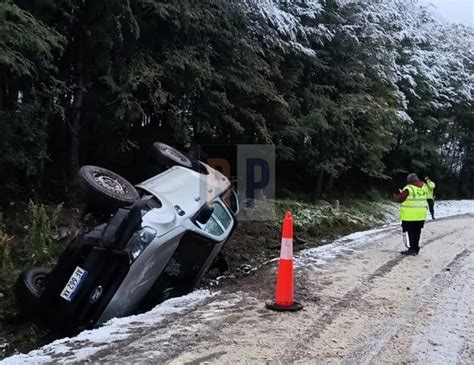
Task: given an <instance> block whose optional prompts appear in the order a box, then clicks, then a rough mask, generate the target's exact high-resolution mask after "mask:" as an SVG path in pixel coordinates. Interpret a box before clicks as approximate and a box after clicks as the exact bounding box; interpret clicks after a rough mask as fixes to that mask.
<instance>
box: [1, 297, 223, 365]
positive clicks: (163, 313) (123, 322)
mask: <svg viewBox="0 0 474 365" xmlns="http://www.w3.org/2000/svg"><path fill="white" fill-rule="evenodd" d="M214 294H215V293H214ZM214 294H211V293H210V292H209V291H208V290H197V291H195V292H193V293H191V294H188V295H186V296H183V297H179V298H173V299H170V300H167V301H166V302H164V303H162V304H161V305H159V306H157V307H155V308H154V309H152V310H151V311H149V312H147V313H143V314H139V315H135V316H130V317H126V318H114V319H111V320H110V321H108V322H107V323H106V324H105V325H104V326H102V327H99V328H96V329H93V330H88V331H84V332H81V333H80V334H79V335H77V336H76V337H74V342H76V343H78V344H81V343H82V344H83V346H80V347H78V348H76V350H75V351H71V348H70V347H69V346H68V343H69V342H71V340H72V339H71V338H69V337H66V338H62V339H60V340H56V341H54V342H52V343H50V344H48V345H46V346H43V347H42V348H41V349H38V350H33V351H31V352H30V353H28V354H18V355H14V356H11V357H9V358H6V359H4V360H3V361H0V364H2V365H7V364H8V365H9V364H11V365H19V364H51V363H55V362H57V361H58V359H55V357H57V356H60V362H61V363H68V362H77V361H85V360H87V359H88V358H89V357H90V356H91V355H93V354H95V353H97V352H99V351H100V350H102V349H104V348H106V347H107V346H108V344H109V343H111V342H114V341H117V340H121V339H124V338H126V337H127V336H128V334H129V328H130V324H131V323H133V324H137V323H139V324H140V325H142V326H147V325H148V326H154V325H155V324H156V323H157V322H160V321H161V320H163V319H164V318H165V317H167V316H169V315H173V314H179V313H182V312H183V311H185V310H186V309H188V308H190V307H192V306H196V305H199V304H200V303H202V302H203V301H204V300H205V299H207V298H209V297H210V296H212V295H214Z"/></svg>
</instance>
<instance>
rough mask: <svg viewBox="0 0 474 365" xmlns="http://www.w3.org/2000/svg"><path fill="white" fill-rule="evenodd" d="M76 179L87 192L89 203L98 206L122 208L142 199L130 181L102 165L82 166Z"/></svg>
mask: <svg viewBox="0 0 474 365" xmlns="http://www.w3.org/2000/svg"><path fill="white" fill-rule="evenodd" d="M76 181H77V185H79V187H80V189H81V190H82V191H83V192H84V193H85V194H86V200H87V203H89V204H90V205H93V206H95V207H97V208H106V209H107V208H110V209H116V208H121V207H124V206H128V205H131V204H133V203H135V202H136V201H137V200H138V199H140V194H139V193H138V191H137V190H136V189H135V187H134V186H133V185H132V184H131V183H130V182H128V181H127V180H126V179H124V178H123V177H122V176H120V175H118V174H116V173H115V172H112V171H110V170H107V169H104V168H102V167H98V166H91V165H87V166H82V167H81V168H80V169H79V171H78V172H77V176H76Z"/></svg>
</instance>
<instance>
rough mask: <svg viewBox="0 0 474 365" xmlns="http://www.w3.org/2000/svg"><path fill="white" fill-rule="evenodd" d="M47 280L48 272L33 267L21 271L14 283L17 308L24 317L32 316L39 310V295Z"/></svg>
mask: <svg viewBox="0 0 474 365" xmlns="http://www.w3.org/2000/svg"><path fill="white" fill-rule="evenodd" d="M47 278H48V271H47V270H46V269H43V268H39V267H33V268H30V269H27V270H25V271H23V272H22V273H21V274H20V276H19V277H18V279H17V281H16V283H15V288H14V292H15V297H16V300H17V303H18V307H19V308H20V310H21V312H22V313H23V314H25V315H34V314H37V313H39V312H40V310H41V295H42V294H43V291H44V288H45V285H46V282H47Z"/></svg>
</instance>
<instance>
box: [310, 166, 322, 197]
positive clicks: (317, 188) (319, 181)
mask: <svg viewBox="0 0 474 365" xmlns="http://www.w3.org/2000/svg"><path fill="white" fill-rule="evenodd" d="M323 180H324V171H322V170H320V171H319V173H318V176H317V177H316V185H315V186H314V191H313V196H314V198H315V199H319V198H321V193H322V190H323Z"/></svg>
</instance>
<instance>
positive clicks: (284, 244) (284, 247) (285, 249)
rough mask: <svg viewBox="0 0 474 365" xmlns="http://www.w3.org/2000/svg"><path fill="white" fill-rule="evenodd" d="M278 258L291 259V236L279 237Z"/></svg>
mask: <svg viewBox="0 0 474 365" xmlns="http://www.w3.org/2000/svg"><path fill="white" fill-rule="evenodd" d="M280 258H281V259H285V260H291V259H292V258H293V238H282V239H281V252H280Z"/></svg>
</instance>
